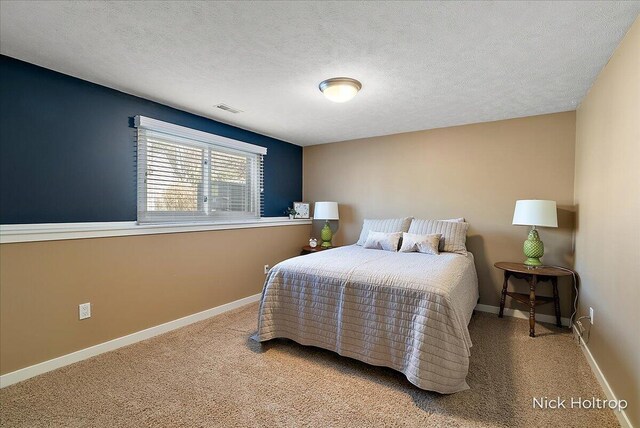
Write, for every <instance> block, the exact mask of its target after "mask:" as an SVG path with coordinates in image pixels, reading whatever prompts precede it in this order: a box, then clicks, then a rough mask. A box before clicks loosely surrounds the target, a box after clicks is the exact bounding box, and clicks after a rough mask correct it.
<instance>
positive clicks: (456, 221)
mask: <svg viewBox="0 0 640 428" xmlns="http://www.w3.org/2000/svg"><path fill="white" fill-rule="evenodd" d="M440 221H453V222H455V223H464V217H458V218H448V219H446V220H440Z"/></svg>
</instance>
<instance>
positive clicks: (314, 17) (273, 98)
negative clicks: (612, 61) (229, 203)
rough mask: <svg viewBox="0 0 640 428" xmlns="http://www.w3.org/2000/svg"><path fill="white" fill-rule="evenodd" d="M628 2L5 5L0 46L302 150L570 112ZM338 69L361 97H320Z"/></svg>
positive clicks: (636, 5)
mask: <svg viewBox="0 0 640 428" xmlns="http://www.w3.org/2000/svg"><path fill="white" fill-rule="evenodd" d="M639 12H640V2H637V1H636V2H437V3H436V2H416V3H405V2H402V3H400V2H258V3H252V2H195V1H191V2H66V1H65V2H57V1H45V2H37V1H26V2H9V1H3V2H2V3H1V6H0V14H1V21H0V49H1V51H2V53H3V54H5V55H8V56H11V57H14V58H18V59H21V60H24V61H27V62H30V63H34V64H38V65H41V66H44V67H47V68H50V69H53V70H56V71H60V72H62V73H66V74H70V75H72V76H76V77H79V78H82V79H85V80H89V81H92V82H95V83H99V84H102V85H105V86H108V87H111V88H115V89H118V90H120V91H123V92H126V93H130V94H134V95H139V96H142V97H145V98H149V99H152V100H155V101H159V102H161V103H164V104H168V105H171V106H174V107H177V108H180V109H183V110H187V111H190V112H193V113H196V114H200V115H202V116H206V117H210V118H213V119H216V120H219V121H221V122H225V123H229V124H233V125H236V126H239V127H241V128H245V129H250V130H254V131H256V132H259V133H263V134H266V135H271V136H274V137H276V138H280V139H283V140H286V141H290V142H292V143H295V144H299V145H310V144H319V143H327V142H332V141H341V140H348V139H353V138H361V137H370V136H375V135H385V134H394V133H399V132H407V131H415V130H422V129H429V128H437V127H443V126H451V125H459V124H465V123H474V122H484V121H491V120H499V119H505V118H513V117H521V116H529V115H536V114H543V113H551V112H559V111H566V110H573V109H575V108H576V106H577V105H578V104H579V103H580V101H581V100H582V98H583V97H584V96H585V94H586V93H587V91H588V89H589V87H590V86H591V84H592V83H593V81H594V80H595V78H596V76H597V75H598V73H599V72H600V70H601V69H602V67H603V66H604V65H605V64H606V62H607V60H608V59H609V57H610V56H611V54H612V53H613V51H614V49H615V48H616V46H617V45H618V43H619V41H620V40H621V38H622V37H623V36H624V34H625V32H626V31H627V29H628V28H629V27H630V25H631V23H632V22H633V20H634V19H635V18H636V17H637V15H638V13H639ZM335 76H349V77H353V78H356V79H358V80H360V81H361V82H362V84H363V88H362V91H361V92H360V93H359V94H358V95H357V96H356V98H354V99H353V100H352V101H350V102H347V103H344V104H335V103H332V102H330V101H328V100H327V99H325V98H324V97H323V96H322V94H321V93H320V92H319V91H318V83H319V82H320V81H322V80H324V79H327V78H329V77H335ZM219 103H225V104H228V105H230V106H232V107H235V108H238V109H240V110H243V113H240V114H232V113H229V112H225V111H222V110H218V109H216V108H214V106H215V105H216V104H219Z"/></svg>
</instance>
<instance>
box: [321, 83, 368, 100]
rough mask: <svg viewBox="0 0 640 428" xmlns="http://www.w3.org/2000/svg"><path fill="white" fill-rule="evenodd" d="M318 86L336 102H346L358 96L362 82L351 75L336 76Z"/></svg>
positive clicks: (326, 95)
mask: <svg viewBox="0 0 640 428" xmlns="http://www.w3.org/2000/svg"><path fill="white" fill-rule="evenodd" d="M318 88H320V91H322V93H323V94H324V96H325V97H327V98H328V99H329V100H331V101H333V102H334V103H344V102H346V101H349V100H350V99H351V98H353V97H355V96H356V94H357V93H358V91H359V90H360V89H362V83H360V82H358V81H357V80H356V79H351V78H350V77H334V78H331V79H327V80H324V81H322V82H320V85H318Z"/></svg>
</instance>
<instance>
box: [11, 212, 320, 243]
mask: <svg viewBox="0 0 640 428" xmlns="http://www.w3.org/2000/svg"><path fill="white" fill-rule="evenodd" d="M305 224H311V219H308V220H307V219H296V220H290V219H289V218H288V217H264V218H262V219H260V220H251V221H230V222H216V223H155V224H148V223H147V224H138V223H136V222H135V221H114V222H104V223H101V222H95V223H93V222H92V223H42V224H3V225H0V244H11V243H16V242H37V241H58V240H65V239H86V238H107V237H114V236H135V235H156V234H162V233H183V232H201V231H209V230H230V229H251V228H256V227H277V226H299V225H305Z"/></svg>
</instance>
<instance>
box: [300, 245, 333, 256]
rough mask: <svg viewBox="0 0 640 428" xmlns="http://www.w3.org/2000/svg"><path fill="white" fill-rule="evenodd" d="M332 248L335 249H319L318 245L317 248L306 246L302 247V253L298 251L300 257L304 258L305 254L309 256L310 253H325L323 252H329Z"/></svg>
mask: <svg viewBox="0 0 640 428" xmlns="http://www.w3.org/2000/svg"><path fill="white" fill-rule="evenodd" d="M332 248H336V247H329V248H327V247H321V246H320V245H318V246H317V247H310V246H308V245H305V246H304V247H302V251H300V255H301V256H304V255H305V254H311V253H317V252H320V251H325V250H330V249H332Z"/></svg>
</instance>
